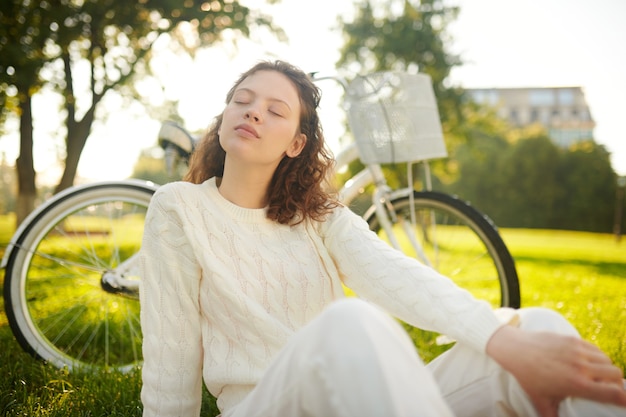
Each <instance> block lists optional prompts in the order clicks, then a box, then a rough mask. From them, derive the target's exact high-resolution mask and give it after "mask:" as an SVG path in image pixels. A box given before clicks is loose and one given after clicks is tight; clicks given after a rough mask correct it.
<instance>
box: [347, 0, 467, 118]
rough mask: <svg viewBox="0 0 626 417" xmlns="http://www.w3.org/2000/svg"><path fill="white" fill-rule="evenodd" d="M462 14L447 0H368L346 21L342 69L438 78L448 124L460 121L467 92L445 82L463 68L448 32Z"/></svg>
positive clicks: (435, 83)
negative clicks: (449, 46) (456, 68)
mask: <svg viewBox="0 0 626 417" xmlns="http://www.w3.org/2000/svg"><path fill="white" fill-rule="evenodd" d="M458 11H459V9H458V7H450V6H447V5H445V4H444V2H443V1H441V0H421V1H417V0H412V1H411V0H391V1H378V0H362V1H361V2H360V3H358V10H357V14H356V17H355V19H354V20H353V21H352V22H346V23H343V32H344V37H345V39H346V42H345V44H344V46H343V48H342V49H341V57H340V59H339V61H338V63H337V65H338V66H340V67H341V66H347V67H349V68H351V69H354V70H355V72H365V73H367V72H371V71H383V70H396V71H409V72H417V71H419V72H422V73H426V74H428V75H430V77H431V78H432V81H433V88H434V90H435V96H436V97H437V101H438V104H439V110H440V114H441V117H442V120H443V121H444V122H446V121H448V120H450V119H451V118H453V117H455V118H458V117H459V116H460V113H459V112H460V107H461V106H460V104H461V97H462V92H461V90H460V89H456V88H451V87H447V86H446V84H445V81H446V79H447V78H448V76H449V74H450V70H451V69H452V68H453V67H454V66H457V65H460V64H461V60H460V58H459V57H458V56H455V55H453V54H451V53H449V52H448V51H447V50H446V45H447V44H448V40H449V39H448V35H447V32H446V28H447V25H448V24H449V23H450V22H451V21H453V20H454V19H456V17H457V15H458Z"/></svg>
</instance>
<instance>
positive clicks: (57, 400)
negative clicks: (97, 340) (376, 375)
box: [0, 216, 626, 417]
mask: <svg viewBox="0 0 626 417" xmlns="http://www.w3.org/2000/svg"><path fill="white" fill-rule="evenodd" d="M11 227H12V223H11V219H10V218H8V217H2V216H0V253H2V252H3V251H4V247H5V246H6V242H7V241H8V239H9V237H10V234H11V233H10V232H8V231H7V230H10V229H11ZM502 234H503V236H504V239H505V241H506V242H507V244H508V246H509V248H510V250H511V252H512V254H513V256H514V258H515V260H516V263H517V268H518V272H519V276H520V281H521V290H522V304H523V306H544V307H550V308H553V309H556V310H558V311H559V312H560V313H561V314H563V315H565V317H567V318H568V319H569V320H570V321H572V323H574V325H575V326H576V327H577V328H578V330H579V331H580V333H581V334H582V335H583V337H585V338H587V339H589V340H591V341H593V342H594V343H596V344H598V345H599V346H600V347H601V348H602V349H604V350H605V351H606V352H608V353H609V355H610V356H611V357H612V358H613V360H614V361H615V362H616V363H618V364H619V365H620V366H621V367H622V368H624V369H626V359H625V357H626V355H625V353H626V242H616V240H615V238H614V237H613V236H611V235H601V234H591V233H577V232H561V231H558V232H557V231H542V230H517V229H515V230H502ZM3 273H4V272H2V274H3ZM2 280H3V275H0V281H2ZM0 307H2V311H1V312H0V351H1V352H2V356H1V357H0V374H1V375H3V378H1V379H0V415H6V416H9V415H10V416H17V415H29V416H64V417H65V416H69V415H71V416H140V415H141V404H140V402H139V391H140V385H141V384H140V372H139V370H135V371H132V372H129V373H126V374H121V373H115V372H106V373H100V374H97V375H92V374H70V373H68V372H65V371H60V370H56V369H54V368H52V367H50V366H47V365H45V364H42V363H39V362H38V361H36V360H34V359H32V358H31V357H30V356H29V355H27V354H26V353H24V352H23V351H22V350H21V348H20V347H19V345H18V344H17V342H16V341H15V338H14V337H13V335H12V333H11V331H10V329H9V328H8V324H7V319H6V316H5V315H4V308H3V307H4V300H2V299H0ZM420 345H421V346H422V347H421V353H422V356H423V357H424V358H425V360H427V361H428V360H430V358H431V357H433V356H435V355H436V354H437V353H438V352H439V351H441V349H442V347H440V346H437V345H436V344H435V343H434V342H428V343H422V344H420ZM216 414H217V410H216V408H215V404H214V401H213V400H212V398H210V396H209V395H208V394H207V393H206V392H205V397H204V403H203V415H216Z"/></svg>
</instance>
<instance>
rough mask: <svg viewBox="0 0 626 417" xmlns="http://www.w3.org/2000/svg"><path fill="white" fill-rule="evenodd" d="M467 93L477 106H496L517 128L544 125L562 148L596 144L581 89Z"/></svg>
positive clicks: (484, 90)
mask: <svg viewBox="0 0 626 417" xmlns="http://www.w3.org/2000/svg"><path fill="white" fill-rule="evenodd" d="M466 92H467V93H468V94H469V95H470V96H471V97H472V99H473V100H474V101H476V102H477V103H481V104H485V105H490V106H493V107H494V108H495V109H496V111H497V113H498V115H499V116H500V117H502V118H504V119H506V120H508V121H509V122H510V123H511V124H512V125H514V126H518V127H524V126H529V125H532V124H535V123H539V124H541V125H542V126H544V127H545V128H546V130H547V131H548V133H549V135H550V138H551V139H552V140H553V141H554V142H555V143H556V144H558V145H560V146H564V147H567V146H569V145H571V144H573V143H576V142H580V141H583V140H593V128H594V127H595V122H594V121H593V119H592V117H591V113H590V111H589V106H588V105H587V102H586V101H585V95H584V94H583V90H582V88H580V87H547V88H539V87H537V88H470V89H466Z"/></svg>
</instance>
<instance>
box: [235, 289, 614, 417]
mask: <svg viewBox="0 0 626 417" xmlns="http://www.w3.org/2000/svg"><path fill="white" fill-rule="evenodd" d="M519 314H520V317H521V323H520V326H521V327H522V328H524V329H532V330H539V329H542V330H551V331H555V332H559V333H568V334H577V333H576V331H575V330H574V329H573V327H572V326H571V325H570V324H569V323H568V322H567V321H566V320H565V319H564V318H562V317H561V316H560V315H558V314H557V313H554V312H552V311H550V310H546V309H536V308H535V309H522V310H520V311H519ZM270 416H271V417H400V416H403V417H452V416H456V417H490V416H493V417H496V416H498V417H500V416H519V417H522V416H523V417H525V416H532V417H535V416H537V414H536V412H535V411H534V409H533V406H532V404H531V403H530V402H529V401H528V398H527V397H526V394H525V393H524V392H523V390H522V389H521V387H520V386H519V385H518V384H517V382H516V381H515V379H514V378H513V377H512V376H511V375H510V374H508V373H507V372H506V371H504V370H502V368H500V367H499V366H498V365H497V364H496V363H495V362H494V361H493V360H491V359H490V358H489V357H487V356H486V355H485V354H481V353H478V352H475V351H473V350H472V349H470V348H467V347H464V346H462V345H460V344H457V345H456V346H454V347H453V348H452V349H450V350H449V351H448V352H446V353H444V354H443V355H441V356H440V357H438V358H437V359H435V360H434V361H433V362H431V363H430V364H429V365H428V366H424V364H423V363H422V361H421V360H420V358H419V357H418V355H417V352H416V350H415V347H414V346H413V343H412V341H411V340H410V338H409V337H408V335H407V334H406V332H404V329H403V328H402V327H401V326H400V325H399V324H398V323H397V322H396V321H395V320H393V319H392V318H390V317H389V316H388V315H386V314H384V313H383V312H381V311H380V310H379V309H377V308H376V307H373V306H371V305H369V304H368V303H366V302H364V301H360V300H358V299H346V300H341V301H338V302H336V303H334V304H332V305H331V306H329V307H328V308H327V309H326V310H325V311H324V312H323V313H322V314H320V316H319V317H318V318H316V319H315V320H313V321H312V322H311V323H310V324H308V325H307V326H305V327H304V328H303V329H302V330H300V331H299V332H298V333H297V334H296V335H295V336H294V337H293V338H292V339H291V340H290V342H289V343H288V344H287V345H286V346H285V348H284V349H283V350H282V351H281V352H280V353H279V354H278V356H277V358H276V359H275V360H274V362H273V363H272V364H271V365H270V367H269V368H268V370H267V372H266V373H265V375H264V376H263V378H262V379H261V381H260V382H259V384H258V385H257V386H256V387H255V388H254V389H253V390H252V392H250V394H248V396H246V398H245V399H244V400H243V401H242V402H241V403H239V404H238V405H236V406H235V407H233V408H232V409H230V410H225V412H224V413H223V417H270ZM559 416H560V417H592V416H593V417H618V416H623V417H626V409H624V408H618V407H615V406H610V405H604V404H597V403H593V402H590V401H586V400H581V399H568V400H566V401H564V402H563V403H562V404H561V408H560V410H559Z"/></svg>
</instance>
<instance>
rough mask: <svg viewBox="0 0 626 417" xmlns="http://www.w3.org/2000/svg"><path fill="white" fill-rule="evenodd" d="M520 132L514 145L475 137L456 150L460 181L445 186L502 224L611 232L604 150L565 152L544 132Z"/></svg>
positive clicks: (610, 187) (585, 146)
mask: <svg viewBox="0 0 626 417" xmlns="http://www.w3.org/2000/svg"><path fill="white" fill-rule="evenodd" d="M516 133H517V135H518V136H519V135H521V136H519V137H518V138H517V139H516V140H515V141H512V140H505V139H504V138H503V137H502V136H500V135H499V134H497V132H494V134H489V133H488V132H487V131H485V132H484V133H483V134H477V135H474V136H472V137H471V138H470V139H469V141H468V143H467V144H464V145H461V146H459V147H458V148H457V149H456V150H455V154H454V158H455V164H456V168H455V169H456V171H457V172H456V180H455V181H451V182H450V183H449V184H446V185H444V186H443V188H444V189H445V190H447V191H449V192H452V193H454V194H458V195H459V196H461V198H463V199H465V200H469V201H470V202H471V203H472V204H474V205H475V206H476V207H477V208H478V209H479V210H481V211H482V212H484V213H486V214H487V215H489V217H491V218H492V219H493V220H494V221H495V222H496V224H498V225H499V226H504V227H532V228H550V229H568V230H587V231H596V232H610V231H611V230H612V227H613V217H614V210H615V208H614V206H615V190H616V177H615V173H614V172H613V169H612V168H611V163H610V159H609V154H608V152H607V151H606V149H605V148H604V147H603V146H601V145H598V144H596V143H594V142H584V143H581V144H578V145H577V146H575V147H573V148H571V149H563V148H559V147H557V146H556V145H555V144H553V143H552V142H551V141H550V139H549V138H548V137H547V136H546V135H545V133H542V132H541V131H535V132H533V131H526V132H516ZM508 136H512V135H510V134H509V135H508Z"/></svg>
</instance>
